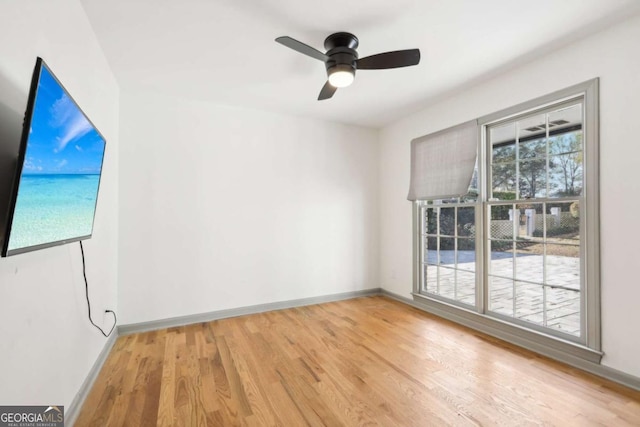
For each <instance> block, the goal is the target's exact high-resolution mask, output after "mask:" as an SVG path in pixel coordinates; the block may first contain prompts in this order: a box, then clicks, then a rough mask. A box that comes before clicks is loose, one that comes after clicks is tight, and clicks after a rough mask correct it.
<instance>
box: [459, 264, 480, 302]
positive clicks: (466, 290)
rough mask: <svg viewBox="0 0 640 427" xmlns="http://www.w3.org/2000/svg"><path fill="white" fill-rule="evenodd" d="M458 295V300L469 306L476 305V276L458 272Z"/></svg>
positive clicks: (470, 273)
mask: <svg viewBox="0 0 640 427" xmlns="http://www.w3.org/2000/svg"><path fill="white" fill-rule="evenodd" d="M456 276H457V279H458V281H457V287H458V289H457V295H456V299H457V300H458V301H460V302H463V303H465V304H469V305H473V306H475V305H476V274H475V273H472V272H467V271H461V270H458V271H456Z"/></svg>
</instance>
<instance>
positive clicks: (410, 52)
mask: <svg viewBox="0 0 640 427" xmlns="http://www.w3.org/2000/svg"><path fill="white" fill-rule="evenodd" d="M419 62H420V49H407V50H395V51H393V52H384V53H379V54H377V55H371V56H366V57H364V58H360V59H358V60H357V61H356V64H357V68H358V70H384V69H386V68H400V67H408V66H410V65H418V63H419Z"/></svg>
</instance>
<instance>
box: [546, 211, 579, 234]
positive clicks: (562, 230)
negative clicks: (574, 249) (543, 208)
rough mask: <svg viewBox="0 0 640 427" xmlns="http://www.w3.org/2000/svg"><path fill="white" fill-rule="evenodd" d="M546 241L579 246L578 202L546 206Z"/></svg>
mask: <svg viewBox="0 0 640 427" xmlns="http://www.w3.org/2000/svg"><path fill="white" fill-rule="evenodd" d="M546 221H547V236H546V237H547V241H548V242H550V243H568V244H575V245H579V244H580V204H579V202H577V201H576V202H567V203H548V204H547V219H546Z"/></svg>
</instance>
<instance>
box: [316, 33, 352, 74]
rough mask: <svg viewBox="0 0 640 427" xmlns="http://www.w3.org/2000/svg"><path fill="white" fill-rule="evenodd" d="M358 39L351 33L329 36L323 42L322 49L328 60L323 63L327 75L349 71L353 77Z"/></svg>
mask: <svg viewBox="0 0 640 427" xmlns="http://www.w3.org/2000/svg"><path fill="white" fill-rule="evenodd" d="M358 44H359V43H358V38H357V37H356V36H354V35H353V34H351V33H344V32H342V33H335V34H331V35H330V36H329V37H327V38H326V39H325V41H324V48H325V49H327V53H326V55H327V56H328V57H329V60H328V61H326V62H325V66H326V68H327V74H328V75H331V74H332V73H333V72H336V71H349V72H351V73H352V74H354V75H355V73H356V61H357V60H358V52H356V49H357V48H358Z"/></svg>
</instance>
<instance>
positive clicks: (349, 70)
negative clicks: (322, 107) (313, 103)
mask: <svg viewBox="0 0 640 427" xmlns="http://www.w3.org/2000/svg"><path fill="white" fill-rule="evenodd" d="M276 41H277V42H278V43H280V44H282V45H284V46H287V47H289V48H291V49H293V50H295V51H298V52H300V53H303V54H305V55H307V56H310V57H312V58H315V59H319V60H320V61H322V62H324V64H325V67H326V68H327V75H328V77H329V79H328V80H327V82H326V83H325V84H324V86H323V87H322V90H321V91H320V94H319V95H318V101H322V100H323V99H329V98H331V97H332V96H333V94H334V93H336V90H338V88H339V87H346V86H349V85H350V84H351V83H353V79H354V78H355V75H356V70H384V69H387V68H400V67H408V66H410V65H417V64H418V63H419V62H420V49H407V50H395V51H392V52H384V53H378V54H377V55H371V56H366V57H364V58H360V59H358V52H357V51H356V49H357V48H358V38H357V37H356V36H354V35H353V34H351V33H345V32H340V33H334V34H331V35H330V36H329V37H327V38H326V39H325V41H324V48H325V49H327V53H322V52H320V51H319V50H317V49H314V48H312V47H311V46H308V45H306V44H304V43H302V42H299V41H298V40H296V39H293V38H291V37H288V36H283V37H278V38H277V39H276Z"/></svg>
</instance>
